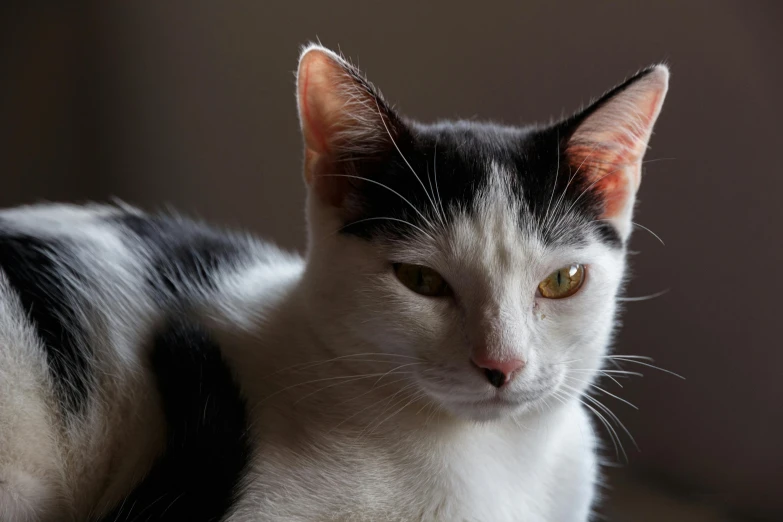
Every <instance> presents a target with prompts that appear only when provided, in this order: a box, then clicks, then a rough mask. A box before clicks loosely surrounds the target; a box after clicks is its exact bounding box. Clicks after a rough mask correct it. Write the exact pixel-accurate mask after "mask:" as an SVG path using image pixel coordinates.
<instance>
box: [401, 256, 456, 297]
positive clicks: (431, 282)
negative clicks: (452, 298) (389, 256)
mask: <svg viewBox="0 0 783 522" xmlns="http://www.w3.org/2000/svg"><path fill="white" fill-rule="evenodd" d="M394 273H395V274H396V275H397V279H399V280H400V282H401V283H402V284H404V285H405V286H407V287H408V288H409V289H411V290H412V291H414V292H416V293H417V294H421V295H426V296H428V297H442V296H445V295H449V294H450V293H451V288H449V284H448V283H447V282H446V280H445V279H443V276H441V275H440V274H439V273H437V272H436V271H435V270H433V269H432V268H427V267H426V266H422V265H409V264H406V263H395V264H394Z"/></svg>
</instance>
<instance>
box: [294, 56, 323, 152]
mask: <svg viewBox="0 0 783 522" xmlns="http://www.w3.org/2000/svg"><path fill="white" fill-rule="evenodd" d="M309 54H314V53H309ZM318 59H320V57H312V58H310V59H309V60H307V61H305V62H304V63H303V64H302V68H301V70H300V72H299V103H300V106H301V111H302V119H303V122H302V123H303V126H302V127H303V132H304V134H305V142H306V145H307V147H308V148H309V149H311V150H313V151H314V152H316V153H319V154H324V153H326V152H327V150H328V146H327V141H326V132H325V131H326V129H325V128H324V126H325V116H326V115H325V114H323V110H322V108H321V107H319V104H318V103H314V100H312V99H311V92H310V89H311V83H312V81H313V78H312V76H311V74H310V66H311V65H312V64H311V62H312V61H313V60H318ZM321 76H323V75H321Z"/></svg>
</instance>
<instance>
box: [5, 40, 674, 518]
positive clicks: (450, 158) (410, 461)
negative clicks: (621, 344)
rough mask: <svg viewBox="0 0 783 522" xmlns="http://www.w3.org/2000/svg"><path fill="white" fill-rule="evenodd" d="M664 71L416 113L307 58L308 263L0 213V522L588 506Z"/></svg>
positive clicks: (302, 82)
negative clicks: (520, 116)
mask: <svg viewBox="0 0 783 522" xmlns="http://www.w3.org/2000/svg"><path fill="white" fill-rule="evenodd" d="M666 79H667V76H666V71H665V69H662V68H660V67H659V68H654V69H649V70H647V71H646V72H644V73H642V74H640V75H639V76H637V77H636V78H634V79H633V80H631V81H629V82H627V83H626V84H624V85H623V86H621V87H620V88H618V89H616V90H615V91H613V92H612V93H610V94H608V95H607V96H606V97H605V98H604V99H603V100H602V101H601V102H599V103H598V104H596V105H595V106H594V107H593V108H592V109H589V110H588V111H585V112H584V113H582V114H581V115H579V116H577V117H574V118H572V119H571V120H568V121H566V122H564V123H562V124H558V125H557V126H555V127H553V128H529V129H512V128H505V127H499V126H493V125H485V124H475V123H473V124H468V123H457V124H438V125H433V126H424V125H420V124H413V123H406V122H405V121H404V120H402V119H400V118H399V117H398V116H396V115H395V114H394V113H393V112H392V111H391V109H389V108H388V107H387V106H386V104H385V103H384V102H383V100H382V99H381V98H380V97H379V96H378V95H377V93H376V92H375V91H373V90H372V88H371V87H370V86H369V84H366V83H365V82H364V80H363V79H362V78H361V77H360V76H359V75H358V74H357V72H356V71H355V70H354V69H352V68H351V67H350V66H349V65H347V64H346V63H345V62H343V61H342V60H340V59H339V58H338V57H337V56H335V55H333V54H331V53H329V52H328V51H325V50H323V49H319V48H309V49H308V50H307V52H306V53H305V54H304V55H303V58H302V63H301V65H300V74H299V95H300V99H299V102H300V116H301V118H302V125H303V131H304V135H305V142H306V155H305V156H306V159H305V177H306V179H307V181H308V185H309V187H310V192H309V197H308V220H309V223H310V240H309V247H308V255H307V258H306V259H301V258H299V257H297V256H294V255H290V254H286V253H283V252H281V251H279V250H277V249H276V248H275V247H273V246H270V245H267V244H265V243H262V242H260V241H257V240H255V239H253V238H250V237H247V236H243V235H236V234H227V233H224V232H220V231H216V230H213V229H209V228H207V227H205V226H202V225H198V224H195V223H192V222H190V221H187V220H182V219H172V218H163V217H157V216H148V215H145V214H142V213H140V212H138V211H136V210H133V209H126V208H119V207H108V206H94V207H71V206H57V205H41V206H35V207H22V208H19V209H13V210H9V211H4V212H0V520H2V521H6V520H9V521H14V522H15V521H17V520H19V521H22V520H85V519H87V520H93V519H94V520H107V521H108V520H117V521H120V520H193V521H196V520H234V521H245V520H248V521H251V520H257V521H264V520H270V521H271V520H275V521H311V520H335V521H337V520H357V521H359V520H362V521H364V520H372V521H383V520H395V521H397V520H400V521H402V520H405V521H411V520H421V521H435V520H442V521H471V522H473V521H493V522H494V521H498V522H501V521H520V520H523V521H529V522H539V521H540V522H544V521H563V522H578V521H584V520H587V518H588V516H589V512H590V508H591V504H592V502H593V500H594V495H595V483H596V477H597V463H596V457H595V440H594V435H593V430H592V427H591V424H590V422H589V420H588V417H587V414H586V412H585V411H584V410H583V409H582V406H581V403H580V401H579V397H578V396H579V394H581V393H583V391H584V390H585V389H586V387H587V386H588V384H589V382H590V381H591V380H592V379H594V378H595V375H596V373H597V371H598V370H599V369H600V367H601V364H602V363H601V361H602V360H603V357H604V355H605V352H606V350H607V346H608V344H609V342H610V338H611V334H612V329H613V327H614V316H615V312H616V305H615V301H616V296H617V294H618V292H619V288H620V285H621V282H622V279H623V273H624V265H625V261H624V258H625V248H624V245H625V241H626V240H627V237H628V235H629V230H630V213H631V207H632V205H633V195H634V193H635V190H636V186H638V167H639V165H640V164H641V157H642V155H643V146H645V145H646V142H647V138H649V133H650V129H651V127H652V123H653V122H654V120H655V117H656V116H657V114H658V111H659V110H660V104H661V102H662V99H663V95H664V93H665V88H666ZM330 97H331V98H335V97H336V98H335V99H331V98H330ZM365 97H366V99H364V98H365ZM341 98H342V101H341ZM623 111H627V112H630V113H631V114H632V116H630V117H628V118H624V117H623ZM645 111H647V112H645ZM645 117H646V120H645ZM615 127H616V129H617V130H616V132H615V133H614V134H612V132H610V131H611V129H612V128H615ZM615 134H616V135H615ZM629 138H635V140H634V139H629ZM637 141H638V143H637ZM639 144H641V145H642V148H641V149H640V146H639ZM588 146H589V149H588V148H586V147H588ZM596 158H598V159H596ZM612 158H615V160H614V161H612ZM616 158H621V159H622V161H621V162H620V161H617V160H616ZM606 165H611V166H612V170H607V169H606ZM583 168H584V171H583V176H586V177H585V178H584V179H583V178H582V177H579V176H578V174H579V172H580V171H582V169H583ZM618 173H619V174H618ZM594 187H595V189H594ZM423 266H424V267H428V268H426V269H423V268H421V267H423ZM561 266H566V267H569V266H570V269H568V268H567V269H564V270H558V269H559V267H561ZM583 267H584V268H583ZM433 270H435V271H437V273H436V272H433ZM553 270H554V271H555V272H552V271H553ZM411 273H412V274H414V276H413V278H411V276H410V275H409V274H411ZM550 273H552V274H555V275H556V276H557V277H556V278H555V279H551V277H550V278H546V277H547V274H550ZM395 274H396V275H395ZM406 274H408V275H406ZM433 274H434V275H433ZM585 274H586V275H585ZM561 276H562V277H563V278H565V281H561ZM441 277H442V278H441ZM569 277H570V278H571V279H569ZM578 277H581V279H577V278H578ZM545 278H546V279H545ZM542 279H544V282H541V284H540V285H539V282H540V281H542ZM446 281H448V283H446ZM569 281H570V282H569ZM546 282H548V283H547V285H548V286H547V285H545V284H544V283H546ZM401 283H402V284H401ZM542 285H543V286H542ZM560 285H562V288H561V286H560ZM406 286H407V287H408V288H406ZM552 292H554V293H552ZM557 292H560V293H559V294H558V293H557ZM417 294H420V295H417Z"/></svg>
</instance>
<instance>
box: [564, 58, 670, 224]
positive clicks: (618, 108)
mask: <svg viewBox="0 0 783 522" xmlns="http://www.w3.org/2000/svg"><path fill="white" fill-rule="evenodd" d="M668 84H669V70H668V69H667V68H666V66H664V65H656V66H653V67H650V68H648V69H645V70H643V71H641V72H640V73H638V74H636V75H635V76H633V77H632V78H630V79H629V80H627V81H625V82H624V83H623V84H621V85H619V86H618V87H615V88H614V89H612V90H611V91H609V92H608V93H607V94H605V95H604V96H603V97H601V99H599V100H598V101H597V102H595V103H593V104H592V105H591V106H590V107H588V108H587V109H586V110H584V111H582V112H581V113H580V114H578V115H577V116H575V117H574V118H573V119H572V120H571V121H570V122H569V126H570V127H571V128H572V129H573V131H572V132H571V134H570V136H569V137H568V138H567V145H566V149H565V150H566V157H567V158H568V162H569V165H570V167H571V172H573V173H574V174H575V175H576V174H578V175H579V177H580V179H581V183H580V184H581V185H582V186H585V187H587V188H588V189H589V190H590V191H591V192H592V193H593V194H596V195H597V196H598V198H599V199H600V200H601V201H602V202H603V208H604V211H603V215H602V218H603V219H606V220H607V221H609V222H610V223H612V224H613V225H614V226H615V228H617V230H618V231H619V232H620V235H621V236H622V237H623V238H626V237H627V236H628V235H629V233H630V228H631V214H632V211H633V203H634V200H635V195H636V191H637V189H638V188H639V184H640V182H641V166H642V159H643V158H644V153H645V152H646V150H647V144H648V142H649V140H650V136H651V135H652V129H653V125H654V124H655V121H656V119H657V118H658V115H659V114H660V112H661V107H662V105H663V100H664V97H665V96H666V91H667V89H668Z"/></svg>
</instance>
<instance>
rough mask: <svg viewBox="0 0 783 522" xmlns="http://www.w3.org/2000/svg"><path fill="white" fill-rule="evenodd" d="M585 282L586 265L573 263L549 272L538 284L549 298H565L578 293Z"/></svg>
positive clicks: (540, 290)
mask: <svg viewBox="0 0 783 522" xmlns="http://www.w3.org/2000/svg"><path fill="white" fill-rule="evenodd" d="M584 282H585V267H584V265H579V264H573V265H569V266H565V267H563V268H561V269H559V270H555V271H554V272H552V273H551V274H549V277H547V278H546V279H544V280H543V281H541V282H540V283H539V284H538V291H539V292H541V295H542V296H543V297H546V298H547V299H563V298H565V297H570V296H572V295H574V294H575V293H577V292H578V291H579V289H580V288H582V283H584Z"/></svg>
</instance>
